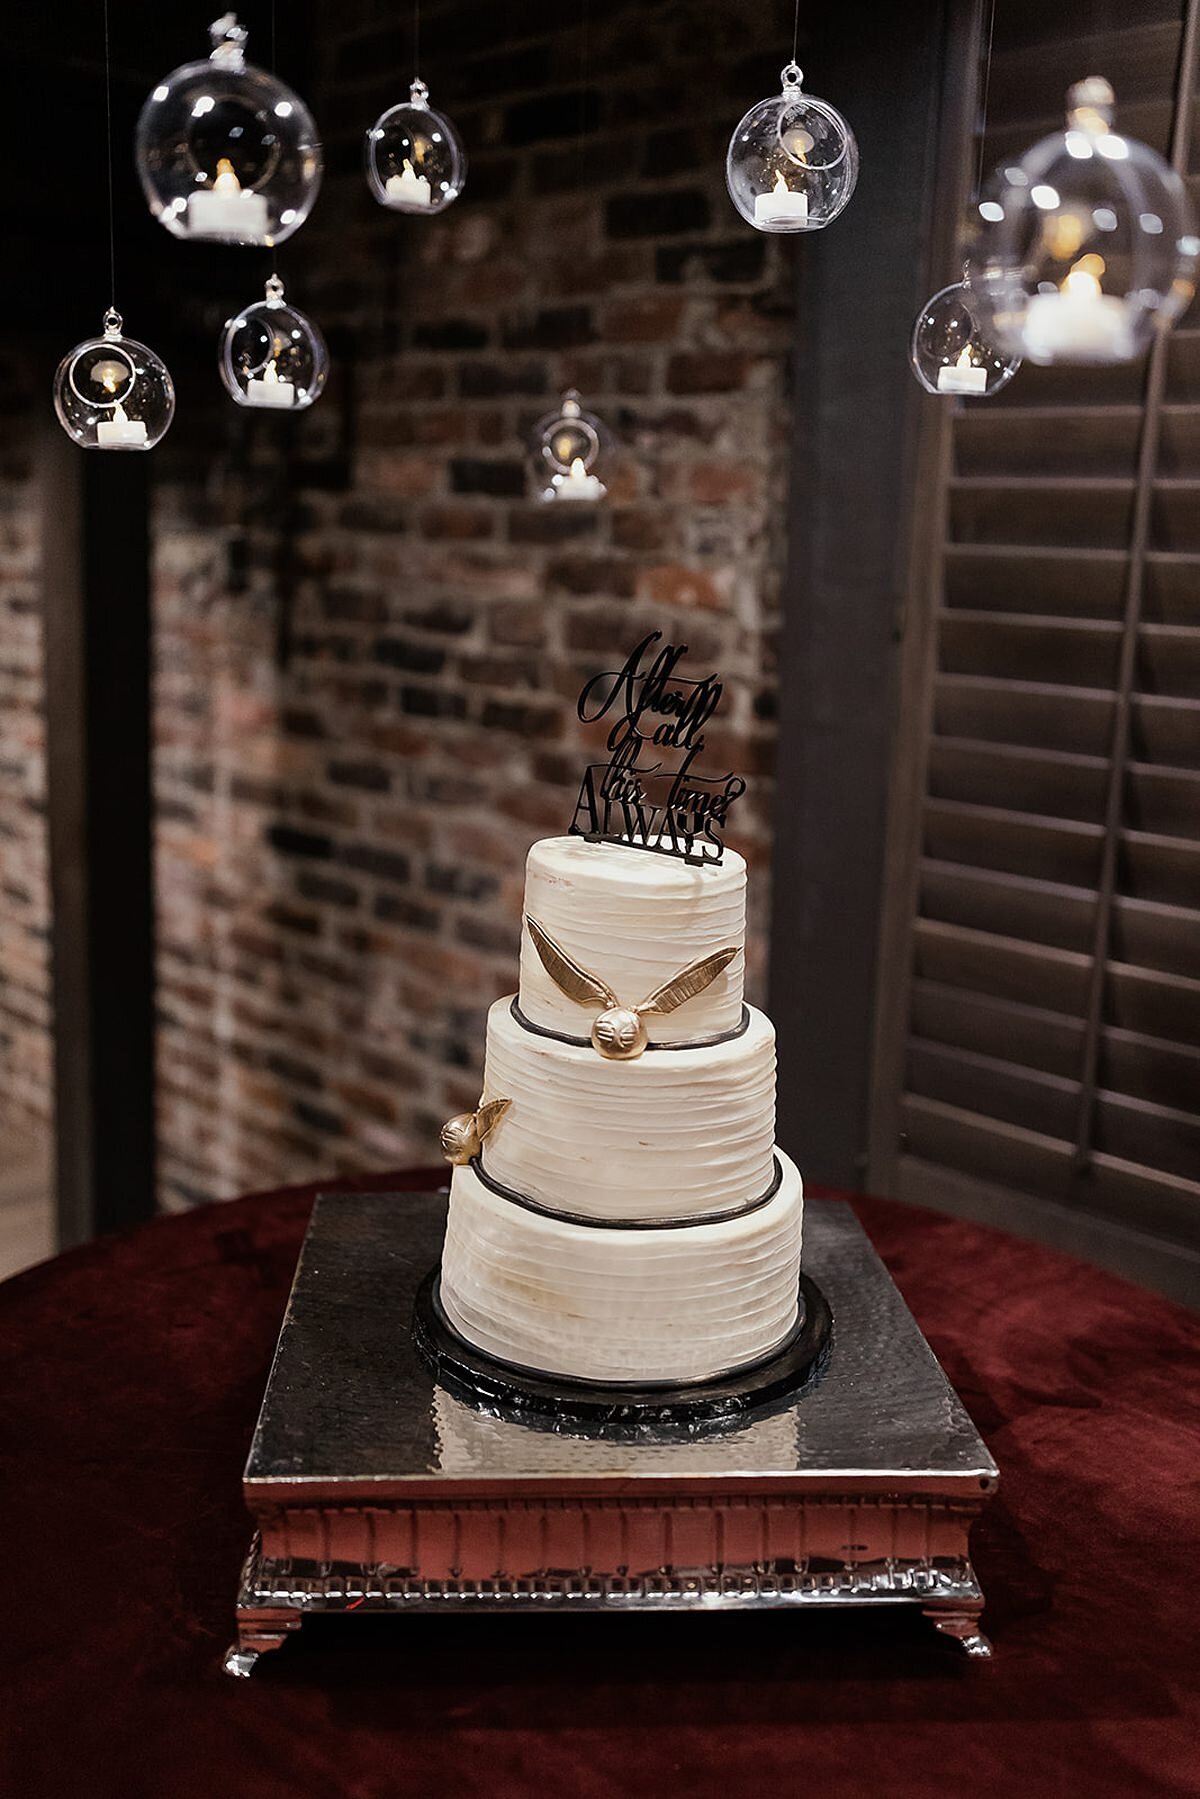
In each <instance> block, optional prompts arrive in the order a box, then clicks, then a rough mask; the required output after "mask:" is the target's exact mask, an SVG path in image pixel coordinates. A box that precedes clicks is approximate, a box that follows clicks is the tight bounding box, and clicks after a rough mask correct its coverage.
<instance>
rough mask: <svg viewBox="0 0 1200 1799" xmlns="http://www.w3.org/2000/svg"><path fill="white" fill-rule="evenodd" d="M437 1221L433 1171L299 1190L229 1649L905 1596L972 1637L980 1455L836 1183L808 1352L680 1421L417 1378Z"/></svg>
mask: <svg viewBox="0 0 1200 1799" xmlns="http://www.w3.org/2000/svg"><path fill="white" fill-rule="evenodd" d="M445 1222H446V1199H445V1196H444V1195H438V1194H416V1195H413V1194H395V1195H392V1194H347V1195H340V1194H339V1195H331V1196H325V1197H322V1198H321V1199H319V1200H318V1201H317V1204H316V1206H315V1208H314V1211H313V1215H312V1219H311V1221H310V1224H309V1228H308V1234H307V1236H306V1238H305V1242H304V1247H303V1250H302V1252H301V1257H300V1262H299V1266H298V1268H297V1271H296V1278H295V1284H294V1286H293V1289H292V1294H291V1298H290V1300H289V1302H288V1308H287V1312H286V1315H285V1317H284V1321H283V1327H282V1329H281V1331H280V1336H279V1342H278V1345H277V1348H276V1352H275V1359H274V1363H273V1365H272V1369H271V1374H270V1379H269V1381H268V1384H267V1390H266V1394H265V1396H264V1398H263V1403H262V1409H261V1412H260V1414H259V1419H258V1425H257V1428H256V1430H255V1433H254V1439H253V1442H252V1445H251V1449H250V1456H249V1460H248V1461H247V1464H246V1470H245V1477H244V1484H243V1491H244V1494H245V1499H246V1504H247V1506H248V1508H249V1510H250V1512H251V1514H252V1516H253V1518H254V1521H255V1524H256V1526H257V1530H256V1534H255V1537H254V1540H253V1543H252V1546H251V1550H250V1554H249V1556H248V1559H247V1561H246V1564H245V1567H244V1570H243V1574H242V1581H241V1587H240V1591H239V1593H238V1602H237V1628H238V1638H237V1642H236V1643H235V1644H234V1645H233V1646H232V1647H231V1649H230V1650H229V1652H228V1654H227V1656H226V1660H225V1667H226V1669H227V1671H228V1672H229V1673H232V1674H238V1675H244V1674H248V1673H249V1672H250V1671H251V1669H252V1667H253V1666H254V1663H255V1661H256V1660H257V1658H258V1656H259V1655H261V1654H262V1653H263V1652H264V1651H265V1650H268V1649H274V1648H278V1647H279V1646H280V1645H281V1644H282V1643H283V1642H284V1641H285V1640H286V1639H287V1636H288V1635H289V1633H290V1632H292V1631H294V1630H296V1629H298V1628H299V1627H300V1626H301V1624H302V1623H303V1621H304V1619H305V1618H306V1617H310V1616H313V1615H315V1614H319V1613H353V1614H354V1615H355V1616H364V1615H366V1614H368V1613H381V1612H382V1613H393V1614H394V1613H414V1614H421V1613H429V1612H435V1611H436V1612H446V1611H455V1612H463V1613H480V1612H486V1613H492V1614H496V1613H502V1612H511V1611H530V1610H533V1611H539V1612H553V1611H560V1610H571V1611H593V1612H595V1611H606V1612H611V1611H660V1610H666V1611H672V1612H674V1611H686V1610H704V1611H712V1610H734V1609H736V1610H744V1609H748V1608H764V1609H772V1610H778V1609H781V1608H782V1609H787V1610H796V1611H805V1610H808V1609H810V1608H816V1607H826V1606H830V1607H839V1608H842V1607H846V1606H853V1607H881V1606H895V1605H909V1606H918V1607H920V1608H921V1610H923V1611H924V1612H925V1613H926V1614H927V1615H928V1616H929V1617H930V1619H931V1620H932V1621H933V1622H934V1623H935V1624H936V1625H937V1627H938V1628H939V1629H940V1630H942V1631H944V1632H945V1633H946V1634H947V1635H948V1636H950V1637H952V1638H954V1639H956V1640H957V1641H958V1642H960V1643H961V1644H962V1645H963V1647H964V1648H965V1649H966V1650H967V1651H968V1653H970V1654H972V1655H975V1656H986V1655H988V1654H990V1647H989V1645H988V1642H987V1639H986V1638H985V1637H984V1636H983V1635H982V1633H981V1631H980V1629H979V1616H980V1612H981V1610H982V1607H983V1594H982V1592H981V1590H980V1587H979V1584H978V1581H977V1580H976V1578H975V1574H974V1571H973V1569H972V1567H971V1563H970V1559H969V1555H968V1543H967V1538H968V1532H969V1530H970V1526H971V1523H972V1521H973V1519H974V1518H975V1517H976V1516H977V1515H978V1513H979V1512H980V1511H981V1510H982V1508H983V1506H984V1505H985V1504H986V1503H987V1501H988V1500H989V1499H990V1498H991V1496H992V1494H993V1493H994V1492H995V1490H996V1485H997V1479H998V1476H997V1470H996V1466H995V1464H994V1462H993V1461H992V1459H991V1457H990V1455H989V1454H988V1452H987V1450H986V1449H985V1447H984V1445H983V1443H982V1441H981V1440H980V1437H979V1434H978V1432H977V1431H976V1430H975V1427H974V1425H973V1424H972V1423H971V1420H970V1418H969V1417H968V1416H967V1413H966V1411H965V1410H964V1409H963V1406H962V1404H961V1402H960V1401H959V1399H958V1397H957V1395H956V1394H955V1393H954V1391H953V1389H952V1388H951V1386H950V1384H949V1382H948V1381H947V1379H946V1377H945V1375H944V1374H943V1372H942V1370H941V1368H940V1367H939V1366H938V1363H937V1361H936V1359H935V1357H934V1355H933V1352H932V1350H931V1349H930V1348H929V1346H928V1344H927V1343H926V1342H925V1339H924V1337H923V1336H922V1335H921V1332H920V1330H919V1329H918V1327H917V1324H916V1322H915V1320H914V1319H913V1317H912V1314H911V1313H910V1312H909V1311H908V1309H907V1307H906V1306H905V1304H904V1302H903V1300H902V1299H901V1297H900V1294H899V1293H898V1292H897V1290H896V1287H895V1285H894V1284H893V1282H892V1280H891V1278H890V1276H889V1275H888V1273H887V1271H886V1269H885V1268H884V1267H883V1264H882V1263H881V1262H880V1260H879V1258H878V1256H877V1255H876V1254H875V1252H874V1250H873V1249H872V1247H871V1245H870V1243H869V1242H868V1240H867V1238H866V1236H865V1235H864V1233H863V1230H862V1228H861V1226H860V1225H859V1223H858V1221H857V1219H856V1218H855V1216H854V1214H853V1212H852V1211H851V1210H850V1208H849V1206H847V1205H845V1204H844V1203H840V1202H836V1201H816V1202H808V1203H806V1205H805V1211H804V1257H803V1260H804V1267H805V1271H806V1275H807V1277H808V1279H809V1280H810V1281H811V1282H812V1283H813V1284H814V1285H815V1287H816V1288H817V1289H818V1290H819V1292H820V1293H821V1294H822V1295H823V1296H824V1298H825V1299H826V1300H827V1302H828V1305H829V1307H830V1310H831V1312H832V1317H833V1330H832V1341H831V1343H830V1344H829V1346H828V1348H827V1350H826V1352H825V1354H824V1356H823V1358H822V1360H821V1364H820V1366H819V1368H818V1369H817V1371H816V1372H815V1373H810V1375H809V1376H808V1377H807V1378H806V1379H805V1380H804V1381H803V1383H802V1384H801V1385H800V1386H798V1387H797V1389H796V1390H795V1392H794V1393H792V1394H790V1395H788V1396H785V1397H783V1398H779V1399H776V1400H775V1401H774V1402H772V1403H770V1404H767V1405H764V1406H762V1407H759V1408H756V1409H755V1410H753V1411H751V1412H749V1413H742V1414H738V1415H735V1416H733V1417H732V1418H730V1419H727V1420H724V1421H722V1420H719V1419H718V1420H710V1421H703V1420H702V1421H698V1422H694V1423H693V1424H691V1425H690V1426H689V1425H682V1426H681V1425H680V1424H679V1423H678V1422H677V1421H673V1420H671V1419H669V1418H668V1419H666V1420H664V1421H663V1422H661V1423H656V1422H654V1421H653V1420H651V1421H650V1422H643V1423H640V1424H639V1423H632V1424H631V1423H629V1422H627V1421H626V1422H624V1423H621V1422H617V1423H614V1424H612V1425H607V1424H605V1423H603V1422H581V1421H578V1420H565V1421H564V1420H557V1419H555V1418H553V1417H552V1416H550V1417H548V1416H530V1415H528V1414H524V1415H521V1414H516V1413H514V1412H513V1411H512V1410H511V1409H508V1408H506V1407H505V1406H504V1405H502V1404H498V1403H497V1402H496V1401H495V1399H494V1397H492V1398H489V1399H488V1400H487V1401H485V1402H478V1403H473V1402H472V1400H471V1399H470V1398H469V1397H468V1396H467V1395H466V1393H465V1392H463V1391H461V1390H459V1389H457V1388H454V1387H451V1386H444V1385H442V1384H440V1383H439V1381H438V1379H437V1378H436V1376H435V1374H434V1373H433V1371H432V1368H431V1367H430V1365H429V1363H428V1362H427V1361H426V1359H425V1357H424V1356H423V1355H422V1354H421V1352H420V1350H419V1349H418V1346H417V1343H416V1340H415V1337H414V1330H413V1315H414V1306H415V1302H416V1299H417V1295H418V1290H419V1289H420V1287H421V1285H422V1283H423V1282H424V1281H425V1280H426V1277H427V1276H428V1275H429V1273H430V1270H431V1269H432V1268H434V1267H435V1266H436V1264H437V1261H438V1258H439V1256H440V1253H441V1245H442V1237H443V1233H444V1230H445ZM865 1615H869V1614H865Z"/></svg>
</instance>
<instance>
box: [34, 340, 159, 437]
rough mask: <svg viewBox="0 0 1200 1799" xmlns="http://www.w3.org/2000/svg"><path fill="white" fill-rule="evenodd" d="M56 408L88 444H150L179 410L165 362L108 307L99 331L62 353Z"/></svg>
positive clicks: (64, 424) (69, 430)
mask: <svg viewBox="0 0 1200 1799" xmlns="http://www.w3.org/2000/svg"><path fill="white" fill-rule="evenodd" d="M54 410H55V412H56V413H57V415H58V422H59V424H60V425H61V426H62V428H63V430H64V431H65V432H66V433H67V436H68V437H70V438H73V439H74V441H75V442H76V443H77V444H79V445H80V446H81V447H82V448H83V449H85V450H152V449H153V448H154V446H155V444H156V443H158V441H159V440H160V438H162V437H163V436H165V434H166V432H167V430H168V428H169V427H170V424H171V420H172V419H173V418H174V416H175V388H174V385H173V383H172V381H171V377H170V375H169V373H168V372H167V368H166V365H165V364H164V363H163V362H162V361H161V360H160V358H159V357H157V356H156V355H155V354H154V352H153V350H150V349H147V347H146V345H145V344H142V343H139V342H138V341H137V339H136V338H132V337H126V336H125V334H124V325H123V322H122V319H121V315H120V313H119V312H117V311H116V310H115V309H114V308H113V307H111V306H110V307H109V308H108V310H107V312H106V313H105V315H104V329H103V331H102V333H101V335H100V336H99V337H89V338H85V339H84V341H83V343H80V344H76V345H75V348H74V349H73V350H71V351H69V352H68V354H67V355H66V356H64V357H63V359H62V361H61V362H60V363H59V365H58V371H57V373H56V375H55V377H54Z"/></svg>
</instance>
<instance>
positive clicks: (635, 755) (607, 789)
mask: <svg viewBox="0 0 1200 1799" xmlns="http://www.w3.org/2000/svg"><path fill="white" fill-rule="evenodd" d="M657 644H662V647H661V648H660V649H659V650H658V651H657V653H655V645H657ZM686 655H687V644H686V643H680V644H673V643H666V644H663V643H662V632H661V631H651V632H649V633H648V634H647V635H646V636H645V637H643V638H642V641H641V642H640V643H639V644H638V645H637V647H636V649H633V650H631V651H630V653H629V655H628V656H627V657H626V659H625V664H624V666H623V667H622V668H619V669H614V670H607V671H605V672H604V673H602V674H598V675H593V676H592V678H591V679H590V680H589V681H586V682H585V683H584V685H583V688H582V690H581V692H580V695H579V716H580V718H581V719H582V720H583V722H584V724H594V723H595V722H596V721H597V720H598V719H601V718H606V717H608V716H610V715H614V716H613V724H612V726H611V728H610V730H609V733H608V746H607V747H608V756H609V759H608V761H607V762H606V763H605V762H600V763H591V764H590V765H589V766H588V767H587V768H585V769H584V771H583V781H582V783H581V785H580V788H579V799H578V801H577V802H576V805H575V817H574V819H573V820H572V822H571V832H572V834H573V835H574V836H578V837H586V838H587V840H588V842H589V843H623V844H625V845H626V846H627V847H628V848H630V849H635V850H652V851H654V853H655V854H656V855H660V856H680V857H682V859H683V860H684V861H685V862H699V863H705V862H719V861H720V860H721V856H722V854H723V852H724V849H725V838H724V831H725V821H726V819H727V817H728V814H729V808H730V807H731V806H732V805H733V802H734V801H735V800H737V799H740V798H741V796H742V794H743V793H745V791H746V783H745V781H744V780H743V779H742V777H741V776H740V775H734V774H727V775H716V776H714V775H700V774H697V773H696V772H695V770H694V768H693V764H694V763H695V761H696V759H697V757H698V756H699V754H700V752H701V750H702V749H703V748H704V727H705V725H706V724H707V723H708V721H709V719H710V718H711V717H712V715H713V713H714V712H715V711H716V709H717V707H718V705H719V704H720V701H721V692H722V685H721V682H720V681H719V680H718V679H717V677H716V675H706V676H705V677H704V678H703V679H702V680H699V681H689V680H687V679H685V677H684V676H683V675H680V674H678V673H677V672H676V670H677V668H678V665H679V663H680V662H682V660H683V658H684V657H685V656H686ZM676 757H678V760H675V758H676ZM652 758H653V759H652Z"/></svg>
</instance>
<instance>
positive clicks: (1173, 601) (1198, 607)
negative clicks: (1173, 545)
mask: <svg viewBox="0 0 1200 1799" xmlns="http://www.w3.org/2000/svg"><path fill="white" fill-rule="evenodd" d="M1142 618H1143V621H1144V623H1145V624H1162V625H1187V624H1200V555H1189V554H1188V553H1187V551H1181V550H1151V551H1150V553H1149V554H1148V555H1147V557H1146V581H1145V587H1144V590H1143V593H1142Z"/></svg>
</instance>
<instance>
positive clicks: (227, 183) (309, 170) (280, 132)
mask: <svg viewBox="0 0 1200 1799" xmlns="http://www.w3.org/2000/svg"><path fill="white" fill-rule="evenodd" d="M210 36H211V38H212V44H213V49H212V53H211V55H210V56H209V57H208V58H207V59H205V60H204V61H202V62H191V63H185V64H184V65H183V66H182V67H181V68H178V69H173V70H172V72H171V73H170V74H169V75H168V76H166V78H165V79H164V80H163V81H160V82H159V84H158V86H157V87H156V88H155V89H154V90H153V92H152V93H151V94H150V97H149V98H148V99H147V101H146V103H145V105H144V106H143V107H142V111H141V116H140V117H139V119H138V126H137V143H136V159H137V168H138V175H139V177H140V179H141V183H142V189H143V192H144V193H145V196H146V199H147V202H148V203H149V206H150V210H151V212H152V213H153V214H154V216H155V218H156V219H157V220H158V221H159V223H160V224H161V225H165V226H166V228H167V230H168V231H170V232H171V233H172V234H173V235H174V236H175V237H182V238H193V239H199V240H201V241H206V242H210V243H222V244H267V245H271V244H279V243H282V242H283V241H284V239H285V238H288V237H290V236H291V235H292V233H293V232H294V231H297V230H299V228H300V226H301V225H302V224H303V223H304V221H305V219H306V218H307V217H308V214H309V212H310V211H311V210H312V206H313V202H314V201H315V200H316V197H317V194H318V192H319V190H320V186H321V172H322V166H323V165H322V157H321V146H320V143H319V141H318V139H317V129H316V126H315V124H314V123H313V119H312V115H311V113H310V112H309V110H308V108H307V107H306V106H305V104H304V102H303V100H301V99H300V98H299V96H298V95H297V94H295V93H293V91H292V90H291V88H289V87H287V86H285V85H284V83H283V82H282V81H280V80H279V79H278V78H277V77H276V76H275V75H273V74H270V73H268V72H267V71H266V70H265V69H258V68H254V67H253V66H252V65H251V64H249V63H247V61H246V59H245V43H246V32H245V30H244V29H243V28H242V27H241V26H240V25H239V24H238V22H237V19H236V17H235V15H234V14H233V13H226V14H225V16H224V17H223V18H220V19H218V20H217V21H216V23H215V24H214V25H213V26H212V28H211V31H210Z"/></svg>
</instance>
